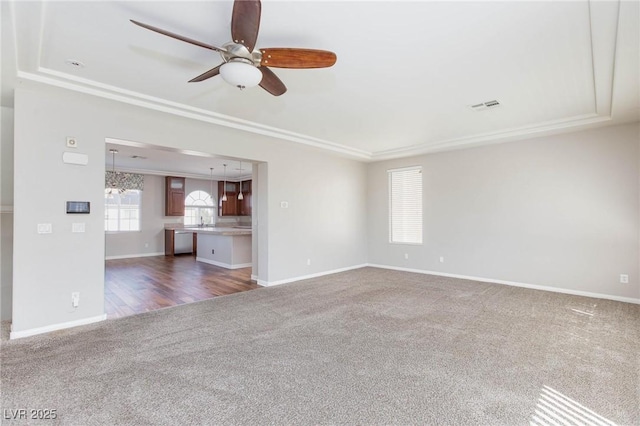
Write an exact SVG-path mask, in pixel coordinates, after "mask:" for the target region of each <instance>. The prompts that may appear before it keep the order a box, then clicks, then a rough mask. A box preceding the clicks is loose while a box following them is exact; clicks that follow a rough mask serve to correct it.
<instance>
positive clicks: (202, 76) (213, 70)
mask: <svg viewBox="0 0 640 426" xmlns="http://www.w3.org/2000/svg"><path fill="white" fill-rule="evenodd" d="M221 66H222V64H220V65H218V66H217V67H215V68H211V69H210V70H209V71H207V72H204V73H202V74H200V75H199V76H197V77H196V78H193V79H191V80H189V83H197V82H199V81H204V80H206V79H208V78H211V77H215V76H216V75H218V74H220V67H221Z"/></svg>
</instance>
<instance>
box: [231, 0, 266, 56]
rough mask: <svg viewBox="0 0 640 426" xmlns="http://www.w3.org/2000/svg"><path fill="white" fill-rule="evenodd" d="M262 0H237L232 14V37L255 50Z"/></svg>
mask: <svg viewBox="0 0 640 426" xmlns="http://www.w3.org/2000/svg"><path fill="white" fill-rule="evenodd" d="M260 11H261V5H260V0H235V2H233V14H232V15H231V37H232V38H233V41H234V42H236V43H241V44H243V45H244V46H245V47H246V48H247V49H249V52H253V48H254V47H255V46H256V40H258V30H259V29H260Z"/></svg>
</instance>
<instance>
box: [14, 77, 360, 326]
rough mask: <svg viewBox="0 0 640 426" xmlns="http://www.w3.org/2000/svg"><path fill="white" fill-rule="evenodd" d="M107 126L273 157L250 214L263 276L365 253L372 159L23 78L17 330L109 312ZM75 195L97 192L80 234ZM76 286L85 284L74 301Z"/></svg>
mask: <svg viewBox="0 0 640 426" xmlns="http://www.w3.org/2000/svg"><path fill="white" fill-rule="evenodd" d="M67 136H75V137H76V138H77V139H78V141H79V148H78V149H77V152H81V153H85V154H87V155H88V156H89V164H88V165H87V166H74V165H69V164H63V163H62V160H61V157H62V154H63V152H64V151H65V137H67ZM105 137H110V138H117V139H123V140H130V141H137V142H143V143H150V144H154V145H158V146H162V147H167V148H175V149H184V150H192V151H199V152H205V153H211V154H217V155H223V156H229V157H235V158H246V159H249V160H253V161H264V162H266V163H268V178H267V176H265V177H264V179H261V183H260V185H259V186H260V191H263V192H262V193H261V194H260V209H259V213H258V215H259V217H257V218H255V219H254V221H255V222H254V223H257V224H258V227H259V228H261V229H265V230H266V234H265V235H262V236H261V239H260V243H259V244H260V247H261V248H264V247H266V250H265V253H264V256H263V253H260V259H261V260H263V261H266V262H267V263H266V267H263V266H262V265H260V268H258V269H259V271H258V273H259V274H260V276H259V277H258V278H259V279H260V280H261V281H264V282H273V281H278V280H285V279H292V278H296V277H299V276H303V275H308V274H314V273H322V272H327V271H331V270H335V269H339V268H345V267H351V266H355V265H360V264H364V263H366V252H367V250H366V225H365V221H364V220H363V218H364V217H366V165H364V164H362V163H359V162H356V161H352V160H348V159H344V158H340V157H336V156H334V155H330V154H327V153H325V152H323V151H320V150H317V149H313V148H309V147H304V146H300V145H299V144H294V143H287V142H282V141H279V140H274V139H272V138H270V137H268V136H261V135H257V134H250V133H246V132H242V131H239V130H235V129H231V128H227V127H220V126H216V125H213V124H209V123H205V122H202V121H195V120H191V119H187V118H182V117H177V116H173V115H169V114H165V113H161V112H157V111H153V110H149V109H145V108H140V107H135V106H131V105H126V104H122V103H117V102H114V101H110V100H105V99H99V98H94V97H91V96H88V95H83V94H79V93H75V92H71V91H67V90H64V89H58V88H53V87H47V86H44V85H39V84H36V83H30V82H22V83H21V85H20V88H19V89H17V90H16V96H15V140H16V143H15V174H16V176H20V179H16V182H15V211H16V213H19V214H16V215H15V223H14V235H15V239H14V262H13V266H14V275H13V276H14V282H13V308H14V309H13V330H14V331H17V332H19V331H26V330H29V329H32V328H37V327H44V326H49V325H55V324H60V323H66V322H70V321H74V320H86V319H89V318H95V317H97V316H100V315H102V314H103V312H104V258H105V236H104V230H103V228H104V225H103V223H104V222H103V221H104V218H103V215H104V206H103V190H102V189H103V186H104V170H105V165H104V164H105V149H104V140H105ZM263 170H264V171H266V170H267V168H266V167H264V168H263ZM71 199H73V200H87V201H90V202H91V205H92V214H91V215H87V216H85V217H84V219H83V220H84V221H85V222H86V226H87V231H86V232H85V233H84V234H72V233H71V232H70V226H71V223H72V221H77V220H78V219H77V218H76V219H73V218H70V217H68V216H67V215H65V214H64V201H65V200H71ZM280 201H288V202H289V206H290V207H289V209H281V208H280ZM263 205H266V207H267V208H265V209H263V208H262V207H263ZM93 207H95V208H93ZM38 223H52V224H53V230H54V232H53V234H48V235H40V234H37V233H36V225H37V224H38ZM307 258H311V259H312V264H311V265H310V266H307V263H306V260H307ZM34 265H37V267H34ZM72 291H80V292H81V302H80V307H79V308H77V309H75V310H74V309H73V308H72V307H71V297H70V295H71V292H72Z"/></svg>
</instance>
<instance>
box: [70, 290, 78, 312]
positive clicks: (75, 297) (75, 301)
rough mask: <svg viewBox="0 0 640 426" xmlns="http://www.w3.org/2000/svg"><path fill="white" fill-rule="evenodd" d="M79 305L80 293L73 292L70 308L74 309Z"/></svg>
mask: <svg viewBox="0 0 640 426" xmlns="http://www.w3.org/2000/svg"><path fill="white" fill-rule="evenodd" d="M79 304H80V292H78V291H74V292H73V293H71V306H73V307H74V308H77V307H78V305H79Z"/></svg>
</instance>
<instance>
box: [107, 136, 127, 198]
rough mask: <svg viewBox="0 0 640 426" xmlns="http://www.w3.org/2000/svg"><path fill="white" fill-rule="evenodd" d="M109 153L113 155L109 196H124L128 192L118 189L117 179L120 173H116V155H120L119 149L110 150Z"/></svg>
mask: <svg viewBox="0 0 640 426" xmlns="http://www.w3.org/2000/svg"><path fill="white" fill-rule="evenodd" d="M109 152H110V153H111V158H112V161H111V182H109V186H110V188H109V192H108V194H109V195H110V196H113V194H124V193H125V192H126V191H127V190H126V189H124V188H118V187H117V181H118V179H117V177H118V173H117V172H116V154H117V153H118V150H117V149H113V148H111V149H109Z"/></svg>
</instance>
